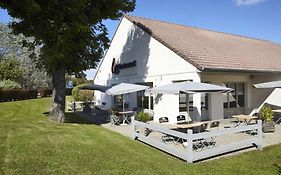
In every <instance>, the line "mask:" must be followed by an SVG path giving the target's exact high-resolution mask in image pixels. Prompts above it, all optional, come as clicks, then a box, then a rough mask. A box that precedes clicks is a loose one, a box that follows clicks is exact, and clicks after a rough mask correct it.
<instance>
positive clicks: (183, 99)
mask: <svg viewBox="0 0 281 175" xmlns="http://www.w3.org/2000/svg"><path fill="white" fill-rule="evenodd" d="M183 81H192V80H183ZM183 81H173V82H174V83H178V82H183ZM204 83H207V82H204ZM187 98H188V99H187ZM187 101H188V108H189V111H193V95H192V94H186V93H180V94H179V112H185V111H186V109H187V107H186V106H187ZM203 109H205V110H208V94H207V93H201V110H203Z"/></svg>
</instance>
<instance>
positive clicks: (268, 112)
mask: <svg viewBox="0 0 281 175" xmlns="http://www.w3.org/2000/svg"><path fill="white" fill-rule="evenodd" d="M261 118H262V120H263V127H262V131H263V132H265V133H266V132H274V131H275V123H274V122H273V111H272V109H271V108H270V107H263V108H262V109H261Z"/></svg>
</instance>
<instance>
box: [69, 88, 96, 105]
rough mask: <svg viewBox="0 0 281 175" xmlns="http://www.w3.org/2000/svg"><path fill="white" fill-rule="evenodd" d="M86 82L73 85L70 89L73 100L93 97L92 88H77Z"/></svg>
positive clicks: (88, 99) (87, 99)
mask: <svg viewBox="0 0 281 175" xmlns="http://www.w3.org/2000/svg"><path fill="white" fill-rule="evenodd" d="M84 85H86V84H81V85H79V86H75V87H74V88H73V89H72V96H73V98H74V100H75V101H92V100H93V98H94V91H93V90H79V87H80V86H84Z"/></svg>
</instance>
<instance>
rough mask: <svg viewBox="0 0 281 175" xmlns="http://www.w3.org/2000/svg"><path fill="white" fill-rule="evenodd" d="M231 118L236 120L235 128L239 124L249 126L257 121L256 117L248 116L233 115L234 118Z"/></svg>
mask: <svg viewBox="0 0 281 175" xmlns="http://www.w3.org/2000/svg"><path fill="white" fill-rule="evenodd" d="M232 118H236V119H237V123H236V124H237V126H239V125H241V124H245V125H249V124H250V123H251V121H252V120H255V119H258V117H257V116H249V115H244V114H240V115H234V116H232Z"/></svg>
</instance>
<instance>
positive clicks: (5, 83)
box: [0, 80, 21, 89]
mask: <svg viewBox="0 0 281 175" xmlns="http://www.w3.org/2000/svg"><path fill="white" fill-rule="evenodd" d="M1 88H2V89H19V88H21V85H20V84H19V83H17V82H15V81H12V80H2V81H0V89H1Z"/></svg>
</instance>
